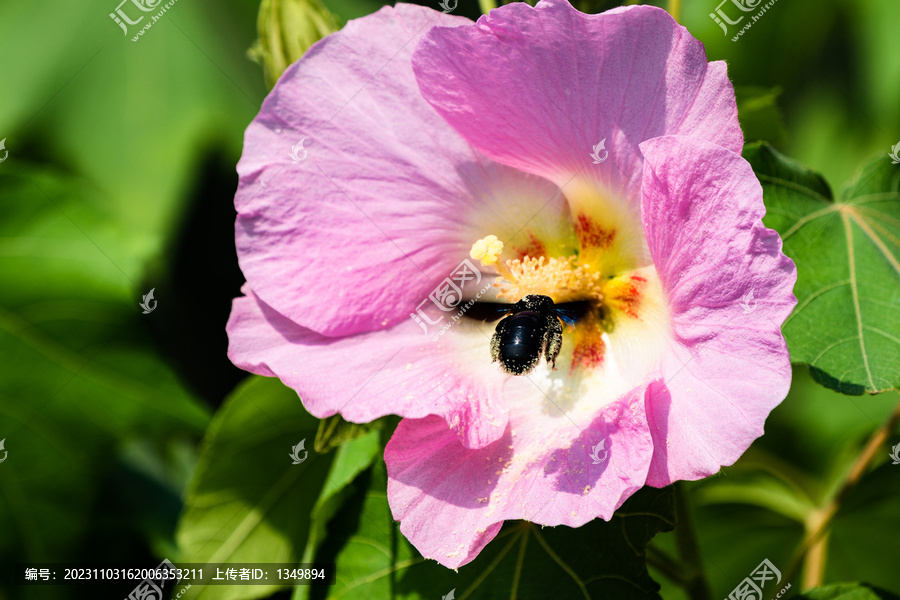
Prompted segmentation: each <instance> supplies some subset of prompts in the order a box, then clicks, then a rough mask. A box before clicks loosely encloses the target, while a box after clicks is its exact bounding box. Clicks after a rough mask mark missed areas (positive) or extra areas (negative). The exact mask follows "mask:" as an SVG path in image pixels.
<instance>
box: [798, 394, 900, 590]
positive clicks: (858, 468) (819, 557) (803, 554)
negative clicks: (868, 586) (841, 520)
mask: <svg viewBox="0 0 900 600" xmlns="http://www.w3.org/2000/svg"><path fill="white" fill-rule="evenodd" d="M898 422H900V402H898V403H897V405H896V406H895V407H894V410H893V411H891V414H890V415H889V416H888V418H887V420H886V421H885V423H884V425H882V426H881V427H879V428H878V429H877V430H876V431H875V432H874V433H873V434H872V436H871V437H870V438H869V441H868V442H867V443H866V445H865V447H864V448H863V449H862V451H861V452H860V453H859V456H857V457H856V460H855V461H854V463H853V466H852V467H851V468H850V471H849V472H848V473H847V477H846V478H844V481H843V483H841V486H840V487H839V488H838V490H837V491H836V492H835V493H834V495H833V496H832V497H831V499H830V500H829V501H828V502H827V503H826V504H825V505H824V506H822V507H821V508H820V509H818V510H816V511H815V512H813V513H811V514H810V515H809V517H808V518H807V519H806V534H805V535H804V537H803V542H801V544H800V546H799V548H797V550H796V551H795V553H794V557H793V559H792V560H791V564H790V566H789V567H788V570H787V575H786V576H785V580H786V581H790V579H791V577H793V576H794V575H796V573H797V570H798V569H799V568H800V565H801V563H802V565H803V589H804V590H806V589H809V588H811V587H818V586H820V585H822V580H823V577H824V574H825V558H826V554H827V552H826V550H827V546H828V528H829V527H830V526H831V522H832V521H833V520H834V515H835V514H836V513H837V511H838V509H839V508H840V506H841V504H842V503H843V501H844V500H845V499H846V498H847V494H848V493H849V492H850V490H852V489H853V487H854V486H855V485H856V484H857V483H859V480H860V479H862V476H863V475H864V474H865V473H866V471H868V470H869V467H870V466H871V464H872V461H873V460H874V459H875V457H876V456H878V454H879V453H880V452H881V451H882V450H883V449H884V445H885V442H886V441H887V439H888V438H889V437H890V435H891V433H892V432H893V431H894V428H895V427H896V426H897V423H898Z"/></svg>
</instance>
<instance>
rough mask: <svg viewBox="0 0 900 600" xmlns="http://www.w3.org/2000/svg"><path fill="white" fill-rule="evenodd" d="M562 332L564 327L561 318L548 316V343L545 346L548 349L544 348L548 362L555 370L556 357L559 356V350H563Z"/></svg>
mask: <svg viewBox="0 0 900 600" xmlns="http://www.w3.org/2000/svg"><path fill="white" fill-rule="evenodd" d="M562 334H563V328H562V324H561V323H560V322H559V319H558V318H556V317H555V316H553V317H548V318H547V344H546V346H545V348H546V350H544V357H545V358H546V359H547V362H548V363H550V366H551V367H553V370H554V371H555V370H556V357H557V356H559V351H560V350H562V342H563V336H562Z"/></svg>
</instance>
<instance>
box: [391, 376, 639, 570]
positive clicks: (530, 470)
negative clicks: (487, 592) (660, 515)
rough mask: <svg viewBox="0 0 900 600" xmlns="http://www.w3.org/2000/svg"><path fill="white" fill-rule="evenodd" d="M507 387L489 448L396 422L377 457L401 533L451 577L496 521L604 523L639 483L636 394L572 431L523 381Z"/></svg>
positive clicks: (439, 426) (437, 426)
mask: <svg viewBox="0 0 900 600" xmlns="http://www.w3.org/2000/svg"><path fill="white" fill-rule="evenodd" d="M509 385H511V386H513V387H514V388H516V389H512V390H507V398H516V400H515V401H511V402H512V406H511V409H510V420H509V428H508V429H507V431H506V432H505V434H504V435H503V437H501V438H500V439H499V440H497V441H496V442H494V443H493V444H491V445H489V446H485V447H483V448H480V449H478V450H467V449H466V448H464V447H463V445H462V444H460V443H459V441H458V439H457V438H456V436H455V435H453V433H452V432H451V431H450V430H449V429H448V428H447V425H446V423H444V422H443V421H441V420H440V419H438V418H435V417H430V418H427V419H404V420H403V421H401V422H400V425H399V427H398V428H397V430H396V432H395V433H394V435H393V436H392V437H391V441H390V442H389V443H388V445H387V447H386V448H385V461H386V462H387V468H388V478H389V479H388V501H389V502H390V505H391V511H392V512H393V515H394V518H395V519H397V520H400V521H401V525H400V530H401V531H402V532H403V534H404V535H405V536H406V537H407V538H409V539H410V541H412V543H413V544H414V545H415V546H416V548H418V549H419V550H420V551H421V552H422V553H423V554H424V555H425V556H428V557H430V558H434V559H435V560H437V561H438V562H440V563H441V564H443V565H445V566H447V567H450V568H457V567H459V566H460V565H463V564H466V563H467V562H469V561H471V560H472V559H473V558H474V557H475V556H476V555H477V554H478V552H480V551H481V549H482V548H483V547H484V546H485V545H486V544H487V543H488V542H489V541H491V539H493V538H494V536H496V534H497V532H498V531H499V530H500V527H501V525H502V523H503V521H504V520H507V519H526V520H528V521H532V522H534V523H540V524H543V525H569V526H571V527H578V526H581V525H583V524H585V523H587V522H588V521H590V520H592V519H594V518H596V517H598V516H599V517H601V518H604V519H609V518H610V517H611V516H612V514H613V512H614V511H615V510H616V509H617V508H618V507H619V506H621V504H622V502H624V501H625V500H626V499H627V498H628V497H629V496H630V495H631V494H633V493H634V492H635V491H636V490H637V489H639V488H640V487H641V486H642V485H643V484H644V478H645V476H646V473H647V467H648V466H649V461H650V457H651V454H652V444H651V442H650V439H649V432H648V431H647V421H646V417H645V415H644V409H643V406H644V403H643V396H644V387H643V386H641V387H639V388H637V389H635V390H632V391H631V392H630V393H628V394H626V395H625V397H623V398H622V399H620V401H619V402H617V403H616V404H614V405H610V406H608V407H605V408H604V409H602V410H600V411H597V413H596V415H595V418H594V419H593V420H592V421H591V422H590V423H588V424H587V425H586V426H585V427H583V428H579V427H578V426H576V425H575V424H574V423H573V422H572V421H570V420H569V419H568V418H567V415H566V414H565V413H564V412H562V411H560V410H559V409H558V408H556V407H553V406H549V407H548V398H546V397H544V395H543V393H542V392H540V391H539V390H537V389H536V388H535V386H533V385H532V384H531V382H530V381H528V379H527V378H515V379H513V380H511V381H510V382H509ZM551 404H552V403H551ZM600 446H602V447H600ZM595 448H596V452H594V449H595ZM595 459H596V460H595Z"/></svg>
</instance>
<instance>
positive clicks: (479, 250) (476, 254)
mask: <svg viewBox="0 0 900 600" xmlns="http://www.w3.org/2000/svg"><path fill="white" fill-rule="evenodd" d="M501 252H503V242H501V241H500V240H499V239H497V236H496V235H489V236H487V237H483V238H481V239H480V240H478V241H477V242H475V243H474V244H472V249H471V250H470V251H469V256H471V257H472V259H474V260H480V261H481V264H482V265H484V266H485V267H489V266H491V265H492V264H494V263H496V262H497V257H498V256H500V253H501Z"/></svg>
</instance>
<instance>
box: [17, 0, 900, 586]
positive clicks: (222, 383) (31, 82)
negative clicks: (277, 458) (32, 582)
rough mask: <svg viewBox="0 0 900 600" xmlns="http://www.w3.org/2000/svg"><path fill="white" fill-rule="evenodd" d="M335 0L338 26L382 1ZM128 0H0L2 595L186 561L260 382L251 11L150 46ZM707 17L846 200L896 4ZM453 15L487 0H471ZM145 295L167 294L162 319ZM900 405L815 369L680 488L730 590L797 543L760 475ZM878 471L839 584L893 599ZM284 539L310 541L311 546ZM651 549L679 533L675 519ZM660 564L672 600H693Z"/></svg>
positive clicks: (881, 121)
mask: <svg viewBox="0 0 900 600" xmlns="http://www.w3.org/2000/svg"><path fill="white" fill-rule="evenodd" d="M325 4H326V5H327V6H328V7H329V8H330V9H331V10H332V11H333V12H334V13H335V14H336V15H337V16H338V17H339V18H340V19H341V20H342V21H345V20H347V19H350V18H355V17H358V16H362V15H365V14H368V13H370V12H373V11H374V10H377V8H378V7H379V6H380V4H378V3H373V2H369V1H367V0H346V1H345V0H329V1H327V2H325ZM423 4H424V3H423ZM657 4H661V5H663V6H665V4H664V3H657ZM616 5H618V3H614V2H606V3H603V2H588V3H587V4H586V6H585V8H589V9H590V10H591V11H594V12H596V11H599V10H604V9H607V8H611V7H613V6H616ZM116 6H117V2H116V0H109V1H106V0H104V1H99V0H90V1H89V2H80V3H74V2H63V1H62V0H47V1H44V2H40V3H36V2H30V3H26V2H12V1H10V0H6V1H4V2H2V3H0V57H2V60H0V139H3V138H5V146H6V149H7V150H8V152H9V155H8V157H7V159H6V160H5V161H4V162H2V163H0V357H2V362H0V364H2V367H0V439H5V440H6V441H5V449H6V451H8V453H9V454H8V458H7V460H6V461H4V462H3V463H0V532H2V534H0V565H3V567H0V598H3V599H7V598H42V597H48V598H82V597H85V598H86V597H92V598H97V597H107V596H109V597H120V596H117V595H115V594H114V593H113V592H112V591H104V592H103V593H102V596H98V595H97V590H92V589H88V588H76V587H53V588H39V589H38V588H23V587H16V586H15V585H13V578H12V570H11V566H12V565H13V564H15V563H16V562H17V561H45V562H50V561H77V560H87V559H90V560H96V561H101V562H102V561H120V562H121V561H141V562H145V563H147V564H148V565H151V564H152V565H155V564H157V563H158V562H159V559H160V558H162V557H168V558H170V559H172V560H173V561H175V562H177V560H178V559H179V558H180V557H184V555H185V551H186V549H185V548H184V547H179V546H178V544H177V543H176V536H175V532H176V526H177V524H178V520H179V516H180V515H181V514H182V512H183V511H184V507H185V498H186V493H187V489H188V483H189V481H190V479H191V477H192V474H193V473H194V470H195V467H196V465H197V461H198V456H199V454H200V452H201V446H200V444H201V440H202V439H203V436H204V433H205V431H206V430H207V427H208V426H209V424H210V421H211V418H212V415H213V414H214V413H215V412H216V410H217V409H218V407H219V406H220V405H221V404H222V402H223V400H224V399H225V398H226V396H228V395H229V393H231V392H232V390H233V389H234V388H235V386H236V385H237V384H238V383H239V382H240V381H241V379H242V378H243V377H244V374H243V373H242V372H240V371H238V370H237V369H235V368H234V367H233V366H232V365H231V364H230V363H229V362H228V360H227V358H226V357H225V349H226V343H227V340H226V336H225V333H224V325H225V321H226V319H227V316H228V312H229V309H230V302H231V299H232V298H233V297H234V296H236V295H237V294H238V290H239V288H240V284H241V283H242V277H241V274H240V271H239V269H238V267H237V261H236V257H235V251H234V243H233V233H234V232H233V220H234V216H235V215H234V210H233V203H232V200H233V194H234V191H235V188H236V185H237V177H236V175H235V172H234V165H235V164H236V163H237V161H238V158H239V157H240V153H241V144H242V138H243V130H244V128H245V127H246V126H247V125H248V123H249V122H250V121H251V119H252V118H253V117H254V116H255V114H256V112H257V111H258V109H259V106H260V104H261V102H262V100H263V98H264V97H265V95H266V93H267V89H266V86H265V82H264V79H263V74H262V70H261V69H260V67H259V66H258V65H257V64H255V63H254V62H252V61H251V60H250V59H249V58H248V56H247V50H248V48H249V47H250V46H251V45H252V43H253V41H254V40H255V38H256V20H257V11H258V9H259V4H258V2H257V1H256V0H240V1H237V0H231V1H226V2H210V1H209V0H179V1H178V2H177V3H176V4H175V5H174V6H173V7H172V8H171V9H170V10H169V11H168V12H167V13H166V14H165V15H164V16H163V18H162V19H161V20H160V21H159V22H157V23H155V24H154V26H153V27H152V28H151V29H150V30H148V31H147V32H146V33H145V34H144V35H143V37H141V38H140V40H139V41H138V42H136V43H135V42H132V41H131V38H130V36H128V37H126V36H124V35H123V32H122V30H121V29H120V28H119V27H118V26H117V25H116V24H115V23H114V22H113V21H112V20H111V19H110V18H109V16H108V15H109V13H110V12H112V11H114V10H115V8H116ZM715 6H716V0H702V1H701V0H684V3H683V8H682V10H683V18H682V23H683V24H684V25H685V26H686V27H687V28H688V29H689V30H690V31H691V33H692V34H693V35H694V36H696V37H698V38H699V39H700V40H701V41H702V42H703V43H704V44H705V45H706V48H707V52H708V55H709V58H710V59H711V60H718V59H724V60H726V61H727V62H728V65H729V75H730V77H731V78H732V80H733V82H734V84H735V86H736V88H737V91H738V98H739V108H740V112H741V119H742V123H743V125H744V128H745V133H746V138H747V141H748V142H749V141H753V140H756V139H765V140H768V141H769V142H771V143H772V144H773V145H774V146H775V147H776V148H778V149H779V150H780V151H782V152H783V153H784V154H787V155H788V156H791V157H793V158H795V159H797V160H799V161H801V162H802V163H805V164H806V165H808V166H809V167H811V168H813V169H815V170H817V171H819V172H821V173H822V174H824V175H825V177H826V178H827V179H828V180H829V182H830V183H831V185H832V187H833V189H835V191H839V190H840V189H841V188H842V187H843V185H844V184H845V183H846V182H847V181H848V180H849V179H850V178H851V177H852V176H853V175H854V174H855V172H856V171H857V170H858V168H859V167H860V166H861V165H862V164H863V163H864V162H866V161H867V160H868V159H869V158H871V157H873V156H876V155H886V154H887V152H888V151H889V150H890V147H891V146H892V145H893V144H895V143H897V142H898V141H900V110H898V107H900V2H897V1H896V0H779V1H778V2H777V3H776V4H775V5H774V6H773V7H772V8H771V9H770V10H769V12H768V13H767V14H766V15H765V16H764V17H763V19H761V20H760V21H759V22H758V23H756V24H755V25H754V27H753V28H752V29H750V30H749V31H748V32H747V33H745V34H744V35H743V36H742V37H741V38H740V39H739V40H738V41H737V42H732V41H731V39H730V37H725V36H724V35H723V33H722V30H721V29H720V28H719V27H718V26H717V25H716V24H715V23H714V22H713V21H712V20H711V19H710V18H709V16H708V14H709V13H710V12H712V11H713V10H714V9H715ZM433 7H435V8H437V2H434V3H433ZM455 13H456V14H464V15H466V16H469V17H471V18H476V17H477V16H478V14H479V9H478V6H477V4H476V3H475V2H472V1H469V2H466V1H465V0H463V1H461V2H460V6H459V8H458V10H457V11H455ZM151 288H152V289H154V294H155V299H156V300H157V301H158V307H157V309H156V310H154V311H153V312H152V313H150V314H146V315H145V314H142V311H141V309H140V307H139V306H138V303H139V302H140V301H141V298H142V296H143V295H144V294H146V293H147V292H149V291H150V289H151ZM896 402H897V395H896V394H883V395H881V396H878V397H849V396H841V395H839V394H835V393H833V392H830V391H828V390H825V389H824V388H821V387H819V386H817V385H816V384H814V383H812V381H811V380H810V378H809V376H808V374H807V372H806V369H805V368H798V369H797V371H796V379H795V384H794V387H793V389H792V392H791V395H790V396H789V397H788V399H787V400H786V401H785V402H784V403H783V404H782V405H781V406H780V407H779V408H777V409H776V410H775V411H774V412H773V413H772V416H771V418H770V420H769V422H768V423H767V427H766V435H765V436H764V437H763V438H761V439H760V440H759V441H758V442H757V443H756V444H755V445H754V447H753V448H752V449H751V451H750V452H749V453H748V454H747V455H746V456H745V457H744V458H743V459H742V460H741V461H740V462H739V463H738V464H737V465H736V466H735V467H732V468H730V469H727V470H726V471H725V473H724V474H722V475H719V476H717V477H714V478H712V479H710V480H709V481H707V482H700V483H696V484H691V485H690V486H688V491H689V494H690V497H691V498H692V500H693V502H694V509H695V513H696V517H697V521H698V529H699V531H700V543H701V550H702V553H703V559H704V564H705V568H706V570H707V574H708V576H709V578H710V581H711V584H712V587H713V590H714V592H715V594H717V595H718V596H724V595H727V593H728V592H729V591H730V590H731V589H732V587H734V585H735V584H736V583H737V582H738V581H740V579H741V578H743V577H745V576H746V575H747V574H749V572H750V570H752V569H753V567H755V566H756V565H757V564H758V563H759V562H760V560H761V559H762V558H769V559H770V560H771V561H772V562H773V563H775V564H786V563H787V561H788V559H789V556H790V554H791V552H792V550H793V548H794V546H795V545H796V543H797V541H798V539H799V536H800V535H801V533H802V528H801V527H800V526H799V524H798V523H796V521H795V520H792V519H791V518H789V517H787V516H785V515H784V514H780V513H779V511H778V510H776V509H772V507H771V506H770V507H769V508H761V507H760V506H755V505H754V501H753V500H752V499H748V497H749V496H750V495H752V494H748V493H747V490H774V489H775V488H778V484H776V483H773V481H776V480H777V478H778V477H779V476H786V477H788V478H791V479H794V480H796V481H802V482H803V483H804V489H807V490H819V491H820V492H821V493H822V494H824V493H825V492H826V491H827V490H828V489H829V486H830V485H832V484H833V482H834V481H835V479H836V478H837V477H838V476H839V475H840V474H841V473H843V472H844V471H845V470H846V468H847V465H848V462H849V461H850V460H851V459H852V458H853V457H854V456H855V454H856V453H857V452H858V450H859V448H860V446H861V444H862V443H863V441H864V440H865V438H866V437H867V436H868V435H870V434H871V433H872V431H874V430H875V429H876V427H877V426H878V424H880V423H882V422H883V420H884V419H885V417H886V416H887V414H888V413H889V412H890V409H891V407H892V406H893V405H894V404H895V403H896ZM382 437H383V436H382ZM891 441H892V443H896V442H898V441H900V440H898V439H897V436H896V435H895V436H894V437H893V438H892V439H891ZM285 451H286V450H285ZM378 453H380V448H379V449H378V452H375V453H374V454H378ZM374 454H373V456H374ZM329 460H331V459H329ZM876 464H877V465H878V467H877V468H876V469H875V470H874V471H873V472H872V473H871V474H869V475H867V477H866V478H865V480H864V481H863V482H862V484H861V485H860V486H859V488H858V489H857V490H856V492H855V494H854V495H853V496H852V497H851V498H849V499H848V503H847V505H846V507H845V509H844V510H843V511H842V513H841V514H840V515H839V518H838V520H837V522H836V526H835V529H834V530H833V532H832V534H831V543H830V546H829V553H830V554H829V561H828V563H827V564H828V567H827V572H826V577H825V580H826V581H842V580H866V581H870V582H872V583H874V584H877V585H880V586H881V587H884V588H887V589H891V590H893V591H894V592H900V570H898V569H896V566H895V565H896V558H895V556H896V547H897V541H896V539H895V535H896V533H897V532H900V466H897V467H893V470H892V466H891V465H890V462H889V461H888V458H887V455H886V452H885V453H884V456H883V457H882V458H880V459H878V461H877V463H876ZM773 471H777V474H776V475H773V474H772V472H773ZM356 473H357V471H352V473H351V474H353V475H355V474H356ZM785 474H786V475H785ZM297 485H299V484H297ZM361 485H362V487H361ZM729 486H730V487H729ZM364 488H365V486H364V485H363V484H360V483H359V482H357V484H356V488H348V491H347V494H351V493H358V492H360V491H362V492H365V489H364ZM772 493H773V494H775V495H776V497H777V494H778V492H777V491H773V492H772ZM816 500H817V498H812V500H811V501H816ZM776 504H777V503H776ZM307 510H308V509H307ZM335 510H336V509H335ZM330 514H331V513H329V515H330ZM223 525H224V523H223ZM304 531H306V530H304ZM305 535H306V534H304V536H305ZM282 541H284V543H286V544H291V543H295V544H297V547H296V548H294V549H293V553H294V555H296V556H300V555H302V554H303V552H304V548H306V547H307V546H306V544H307V540H306V539H305V537H304V539H302V540H291V539H290V536H287V537H285V539H284V540H282ZM654 544H656V545H658V547H659V548H663V549H665V548H670V547H671V546H672V544H673V541H672V539H671V534H663V535H661V536H658V538H657V539H656V540H655V542H654ZM184 545H185V543H184V542H182V546H184ZM653 573H654V576H655V578H656V579H657V581H659V582H660V583H661V584H663V590H662V595H663V597H664V598H673V599H679V598H683V597H685V596H683V595H682V593H681V592H680V590H678V589H677V588H676V587H674V586H673V585H672V584H670V583H669V582H668V581H667V580H666V579H665V578H664V577H662V576H660V575H659V573H657V572H655V571H654V572H653ZM796 586H799V581H797V582H796V583H795V587H796ZM223 589H224V588H223ZM216 593H217V594H226V592H224V591H222V590H219V591H217V592H216ZM229 594H230V592H229ZM280 594H281V597H285V598H286V597H289V596H290V592H289V591H285V592H281V593H280ZM400 596H402V597H407V596H404V595H403V594H400ZM204 597H220V596H213V595H210V596H204ZM221 597H224V596H221ZM228 597H232V596H228ZM323 597H324V596H323ZM346 597H373V598H374V597H377V596H374V595H371V596H367V595H365V594H360V595H356V596H354V595H353V594H349V593H348V594H347V596H346ZM398 597H399V596H398ZM408 597H418V596H415V595H414V592H409V595H408ZM434 597H435V598H437V596H434Z"/></svg>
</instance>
